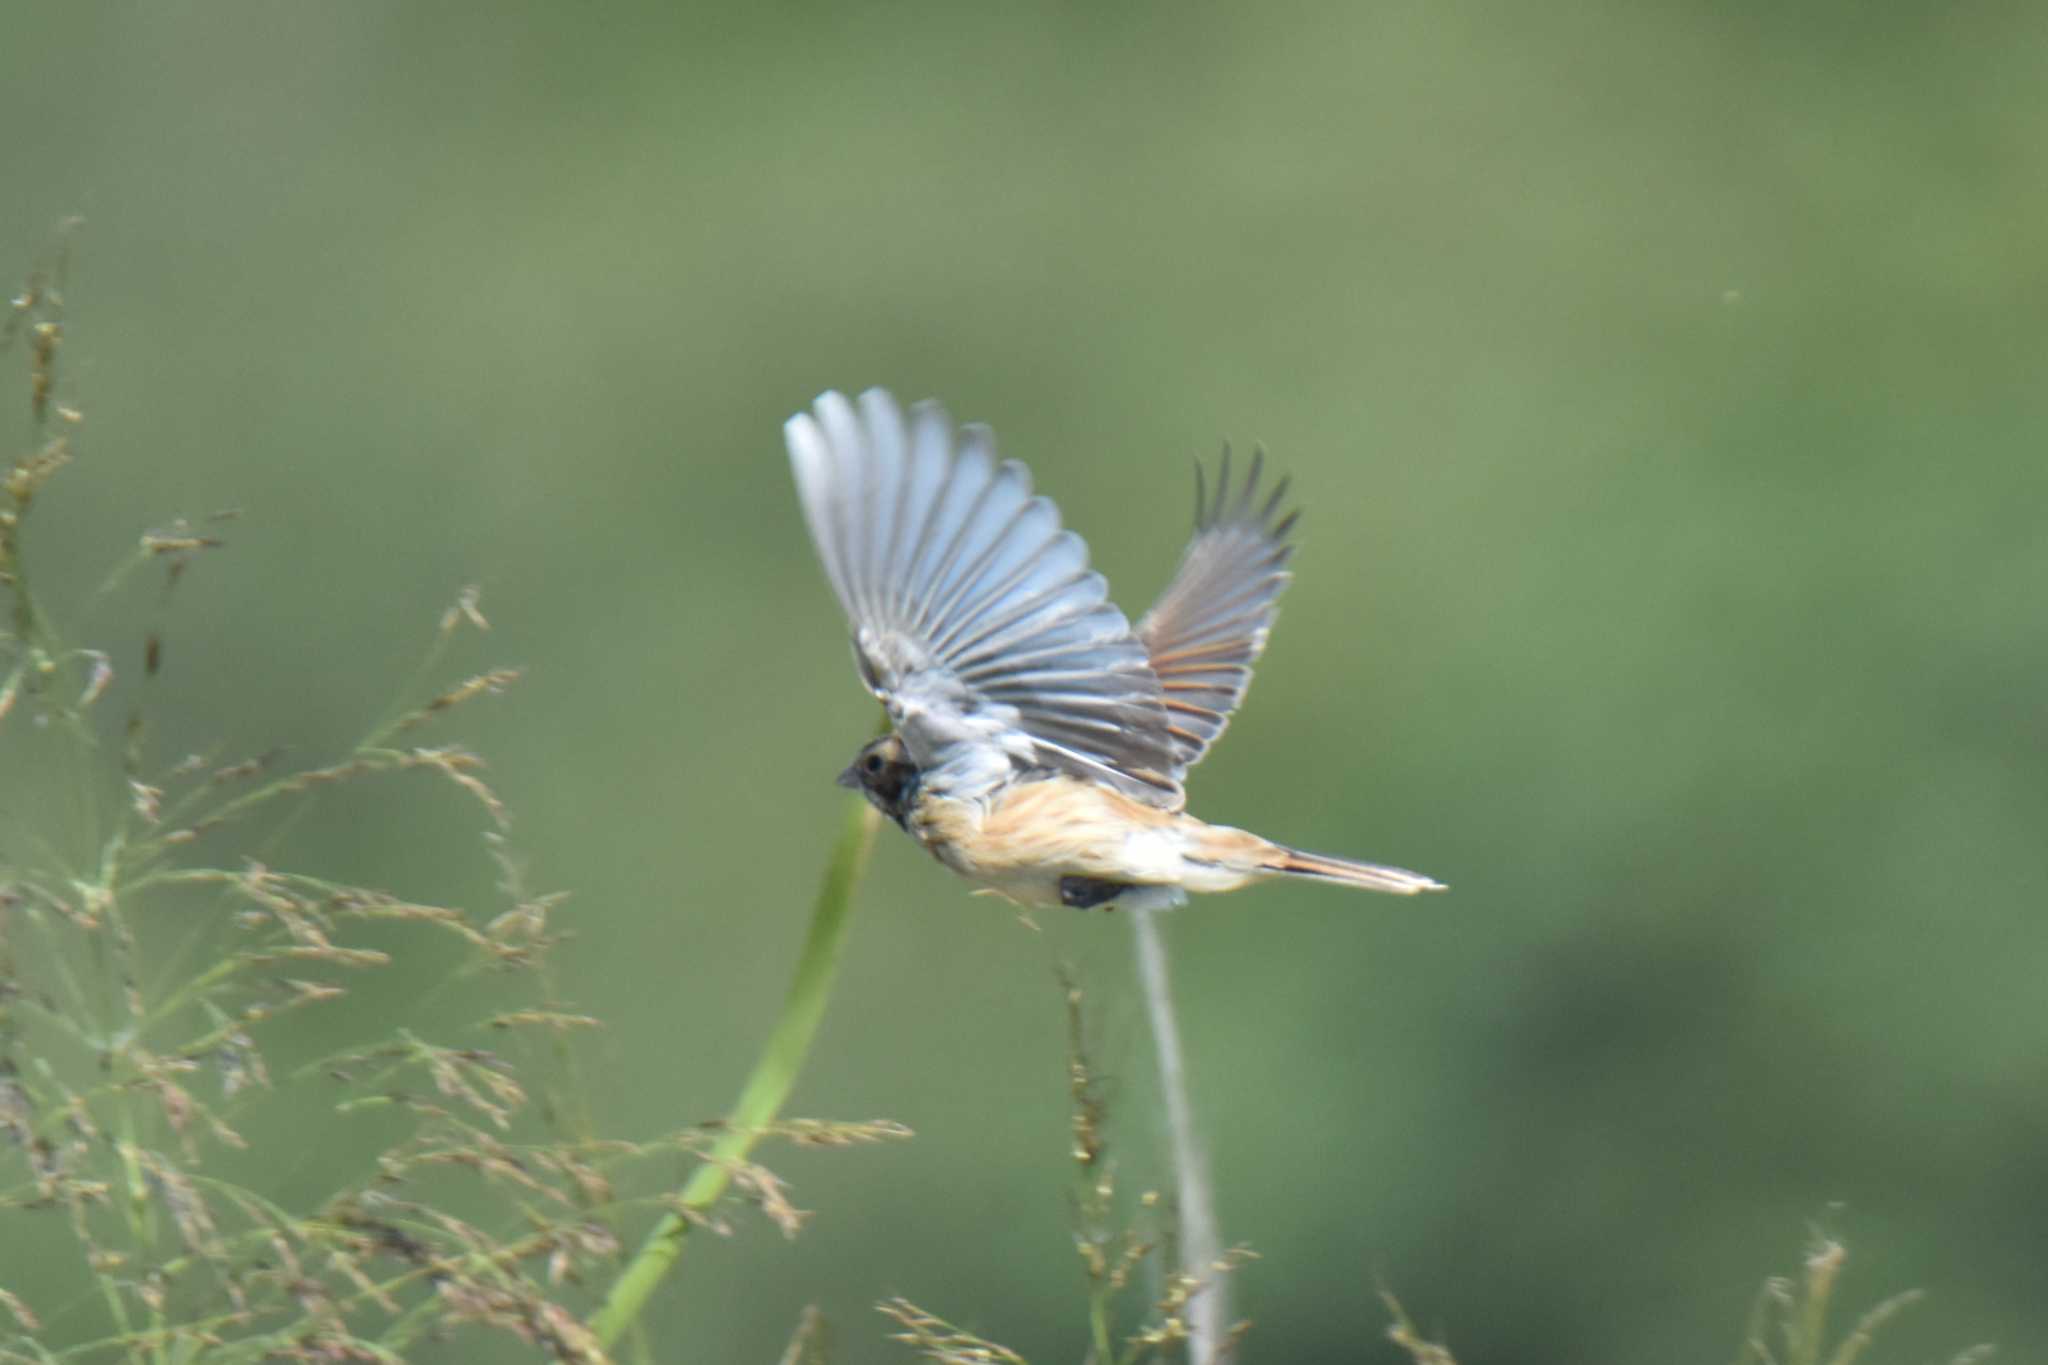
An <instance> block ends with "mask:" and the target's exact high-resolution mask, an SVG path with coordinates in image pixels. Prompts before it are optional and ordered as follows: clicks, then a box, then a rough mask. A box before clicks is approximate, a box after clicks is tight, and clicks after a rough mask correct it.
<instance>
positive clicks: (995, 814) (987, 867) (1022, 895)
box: [909, 778, 1182, 906]
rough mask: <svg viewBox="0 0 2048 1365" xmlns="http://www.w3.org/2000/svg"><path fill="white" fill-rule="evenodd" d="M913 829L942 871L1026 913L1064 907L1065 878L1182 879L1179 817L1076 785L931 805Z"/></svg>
mask: <svg viewBox="0 0 2048 1365" xmlns="http://www.w3.org/2000/svg"><path fill="white" fill-rule="evenodd" d="M909 828H910V832H911V834H912V835H914V836H915V837H916V838H917V841H918V842H919V843H921V844H923V845H924V846H925V847H926V848H927V849H929V850H930V851H931V853H932V855H933V856H934V857H936V858H937V859H938V860H939V861H940V862H942V863H944V864H945V865H946V866H948V867H950V868H952V869H953V870H954V871H955V872H957V873H959V874H960V875H961V876H963V877H965V878H967V879H968V880H969V881H972V882H975V883H978V884H979V885H981V886H984V887H987V888H988V889H989V890H991V891H995V892H997V893H999V894H1001V895H1003V896H1005V897H1008V898H1009V899H1010V900H1013V901H1016V902H1018V903H1020V904H1023V905H1045V906H1056V905H1062V904H1064V903H1065V902H1064V901H1062V899H1061V896H1060V881H1061V879H1062V878H1065V877H1086V878H1093V879H1099V880H1103V881H1118V882H1130V883H1134V884H1154V885H1156V884H1173V883H1177V882H1178V881H1179V880H1180V877H1181V871H1182V860H1181V837H1180V834H1179V831H1178V830H1177V829H1176V828H1175V817H1173V816H1172V815H1170V814H1168V813H1167V812H1164V811H1160V810H1156V809H1154V808H1152V807H1148V806H1142V805H1139V804H1138V803H1136V802H1133V801H1129V800H1127V799H1126V798H1124V797H1121V796H1118V795H1117V794H1116V793H1114V792H1108V791H1105V790H1104V789H1103V788H1101V787H1098V786H1095V785H1094V784H1092V783H1086V782H1079V781H1075V780H1073V779H1070V778H1050V779H1047V780H1045V781H1040V782H1028V783H1019V784H1017V785H1015V786H1013V787H1009V788H1005V789H1004V790H1002V791H1000V792H998V793H997V794H996V796H995V797H994V798H993V799H991V800H989V801H987V802H976V801H951V800H946V799H944V798H939V797H927V798H926V799H924V800H922V801H920V802H919V803H918V806H917V809H916V810H915V811H913V812H912V814H911V818H910V821H909Z"/></svg>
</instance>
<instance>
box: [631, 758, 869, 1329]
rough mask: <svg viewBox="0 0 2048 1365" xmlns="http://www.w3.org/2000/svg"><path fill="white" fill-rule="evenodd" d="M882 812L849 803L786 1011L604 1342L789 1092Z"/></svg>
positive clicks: (657, 1233) (655, 1238)
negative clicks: (678, 1209)
mask: <svg viewBox="0 0 2048 1365" xmlns="http://www.w3.org/2000/svg"><path fill="white" fill-rule="evenodd" d="M879 823H880V816H879V815H878V814H877V813H876V811H875V808H874V807H873V806H871V805H869V804H868V803H867V801H866V800H864V799H861V798H858V797H856V798H853V799H852V800H850V801H849V803H848V805H847V810H846V820H845V824H844V826H843V828H842V829H841V830H840V833H839V842H838V843H837V844H835V845H834V846H833V848H832V858H831V861H830V862H828V863H827V864H826V865H825V878H824V881H823V882H822V883H820V885H819V887H818V899H817V903H816V904H815V905H814V906H813V907H812V909H811V927H810V931H809V933H808V934H806V935H805V938H804V946H803V953H802V955H801V956H800V957H799V958H798V959H797V964H796V975H795V977H794V978H793V979H792V980H791V981H790V983H789V995H788V996H787V998H785V999H784V1000H783V1002H782V1014H781V1015H780V1017H778V1018H777V1019H776V1021H775V1030H774V1032H772V1033H770V1034H769V1035H768V1044H767V1046H766V1047H765V1048H764V1049H763V1050H762V1052H761V1057H760V1060H759V1061H757V1062H755V1063H754V1072H753V1074H752V1075H751V1076H749V1077H747V1083H746V1085H745V1086H743V1087H742V1088H741V1090H740V1097H739V1099H738V1100H737V1101H735V1102H734V1104H733V1107H732V1113H731V1114H730V1115H729V1116H728V1117H727V1119H726V1125H727V1126H726V1132H725V1136H723V1137H722V1138H720V1139H719V1140H718V1143H717V1145H716V1146H714V1147H713V1148H712V1149H711V1152H710V1154H709V1155H708V1156H707V1157H706V1158H705V1161H704V1164H703V1165H701V1166H699V1167H698V1168H697V1169H696V1170H695V1171H694V1172H693V1173H692V1174H691V1176H690V1178H689V1180H688V1181H686V1182H684V1185H683V1189H682V1194H681V1204H682V1208H681V1210H680V1211H678V1212H675V1213H670V1214H666V1215H664V1216H663V1218H662V1220H661V1221H660V1222H659V1223H657V1224H656V1225H655V1228H654V1231H653V1232H651V1233H649V1234H648V1237H647V1241H646V1242H645V1243H643V1244H642V1245H641V1247H640V1250H639V1252H638V1253H637V1254H635V1255H634V1257H633V1259H632V1261H631V1262H630V1263H629V1264H628V1265H627V1266H626V1268H625V1269H624V1270H623V1271H621V1272H620V1274H619V1277H618V1279H616V1280H614V1281H613V1282H612V1287H611V1291H610V1292H609V1293H607V1294H606V1295H605V1301H604V1306H603V1307H602V1308H600V1309H598V1311H597V1312H596V1314H595V1315H593V1316H592V1317H591V1319H590V1330H591V1331H592V1332H593V1333H595V1334H596V1336H597V1339H598V1340H599V1341H600V1342H601V1343H603V1344H604V1345H605V1346H606V1347H609V1346H611V1345H612V1344H613V1343H614V1342H616V1341H617V1340H618V1339H619V1338H620V1337H621V1336H622V1335H624V1334H625V1331H626V1329H627V1328H628V1327H630V1326H632V1325H633V1323H634V1322H635V1321H636V1320H637V1319H638V1318H639V1316H640V1310H641V1309H643V1308H644V1307H646V1305H647V1300H648V1297H649V1296H650V1295H652V1294H653V1293H654V1289H655V1286H656V1285H658V1284H660V1283H661V1280H662V1277H663V1276H664V1275H666V1274H668V1272H669V1270H670V1268H671V1267H673V1266H674V1265H675V1263H676V1259H677V1258H678V1257H680V1256H681V1255H682V1254H683V1243H684V1242H685V1241H686V1240H687V1239H688V1237H689V1234H690V1228H691V1226H692V1223H693V1221H694V1219H695V1218H697V1217H701V1216H702V1215H703V1214H704V1213H705V1212H707V1211H708V1210H709V1209H710V1208H711V1206H712V1205H714V1204H716V1203H717V1202H718V1200H719V1198H720V1197H721V1196H722V1195H724V1193H725V1190H726V1187H727V1186H728V1185H729V1184H731V1183H732V1171H733V1167H734V1166H735V1165H737V1164H738V1163H740V1162H743V1161H745V1160H746V1159H747V1155H748V1153H750V1152H752V1151H753V1149H754V1144H755V1143H757V1142H759V1141H760V1140H761V1135H762V1130H763V1129H765V1128H766V1127H767V1126H768V1125H769V1124H771V1123H773V1122H774V1121H775V1116H776V1114H777V1113H779V1112H780V1111H781V1109H782V1104H783V1101H785V1100H787V1099H788V1098H789V1092H790V1089H791V1088H792V1087H793V1086H794V1085H795V1084H796V1077H797V1072H798V1071H799V1070H801V1069H802V1067H803V1063H804V1057H805V1055H806V1054H807V1053H808V1052H809V1051H810V1047H811V1039H812V1038H813V1037H814V1036H815V1035H816V1033H817V1031H818V1021H819V1020H820V1019H821V1018H823V1017H824V1013H825V1002H826V1000H827V999H828V998H829V997H830V995H831V993H832V977H833V975H834V973H835V971H836V970H837V968H838V965H839V950H840V948H841V947H842V946H843V945H844V943H845V942H846V926H847V923H848V921H849V919H850V918H851V916H850V914H849V912H850V911H851V909H852V907H853V890H854V887H855V885H857V884H858V883H859V881H860V874H861V869H862V868H863V867H865V866H866V865H867V859H868V850H869V848H871V847H872V846H873V844H874V839H875V828H876V826H877V825H878V824H879Z"/></svg>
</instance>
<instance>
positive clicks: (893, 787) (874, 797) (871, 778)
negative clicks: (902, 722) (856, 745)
mask: <svg viewBox="0 0 2048 1365" xmlns="http://www.w3.org/2000/svg"><path fill="white" fill-rule="evenodd" d="M839 785H840V786H842V787H851V788H853V790H855V791H857V792H859V793H861V794H862V795H863V796H865V797H867V799H868V800H870V801H872V802H874V805H875V809H876V810H879V811H880V812H882V814H884V815H886V816H888V817H889V818H890V819H891V820H894V821H895V822H896V823H897V824H899V825H900V824H902V823H903V819H904V816H905V815H907V814H908V813H909V810H910V803H911V800H912V797H913V793H914V789H915V787H916V786H917V765H916V764H914V763H912V762H911V761H910V754H909V752H908V751H907V750H906V749H905V748H904V747H903V741H902V740H901V739H900V738H898V737H897V736H896V735H894V734H887V735H883V736H882V737H881V738H880V739H876V740H870V741H869V742H868V743H866V744H864V745H862V746H861V750H860V752H859V753H857V754H855V755H854V756H853V762H851V763H849V764H847V765H846V771H845V772H843V773H841V774H839Z"/></svg>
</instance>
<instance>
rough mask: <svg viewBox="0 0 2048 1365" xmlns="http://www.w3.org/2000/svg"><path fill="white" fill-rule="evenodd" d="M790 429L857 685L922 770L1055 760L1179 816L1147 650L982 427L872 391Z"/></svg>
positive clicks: (833, 403) (1163, 713) (1175, 777)
mask: <svg viewBox="0 0 2048 1365" xmlns="http://www.w3.org/2000/svg"><path fill="white" fill-rule="evenodd" d="M784 434H785V436H786V438H787V440H788V444H789V456H790V465H791V468H792V470H793V471H794V472H795V475H796V484H797V491H798V495H799V497H800V498H801V500H802V502H803V506H804V517H805V520H806V521H807V522H808V524H809V526H810V530H811V538H812V540H813V541H814V542H815V543H816V544H817V547H818V557H819V559H820V560H821V561H823V563H824V566H825V572H826V576H827V577H828V578H830V579H831V581H832V587H833V590H834V591H835V592H837V593H838V595H839V600H840V603H841V605H842V606H844V607H845V609H846V614H847V616H848V618H849V619H850V621H851V622H852V625H853V645H854V655H855V660H856V662H857V664H858V665H859V668H860V672H861V677H862V679H863V680H864V681H865V682H866V683H867V685H868V687H869V688H870V689H871V690H872V691H873V692H874V693H875V695H876V696H878V697H880V698H881V699H882V701H883V703H884V705H886V706H887V707H888V709H889V713H890V716H891V718H892V720H893V721H894V723H895V726H896V729H897V732H898V733H899V734H900V735H902V737H903V741H904V743H905V745H906V746H907V747H908V749H909V750H910V754H911V757H912V759H913V760H914V761H915V762H916V763H917V764H918V766H919V767H920V768H921V769H927V770H939V769H943V770H944V771H945V775H946V780H947V781H948V782H949V784H950V785H951V786H952V787H953V788H954V789H955V790H958V791H961V792H963V793H964V792H970V791H972V790H974V789H975V788H977V787H983V788H987V789H993V787H995V786H997V785H999V784H1000V783H1002V782H1003V781H1006V780H1008V779H1009V778H1010V777H1011V776H1012V775H1013V773H1014V772H1016V771H1018V770H1022V769H1029V768H1033V767H1041V768H1051V769H1054V770H1058V771H1064V772H1068V773H1072V774H1074V775H1076V776H1081V777H1086V778H1089V779H1091V780H1095V781H1100V782H1106V783H1108V784H1109V785H1111V786H1113V787H1114V788H1116V789H1117V790H1119V791H1122V792H1124V793H1125V794H1126V795H1129V796H1132V797H1135V798H1137V799H1138V800H1140V801H1143V802H1146V803H1147V804H1149V805H1152V806H1156V807H1160V808H1163V809H1169V810H1178V809H1179V808H1180V806H1181V804H1182V794H1181V788H1180V779H1181V775H1182V772H1183V764H1182V762H1181V760H1180V758H1179V756H1178V755H1179V753H1180V746H1179V743H1178V741H1176V739H1175V738H1174V736H1173V733H1172V730H1171V728H1170V725H1169V722H1168V717H1167V708H1166V703H1165V696H1164V692H1163V690H1162V688H1161V686H1160V680H1159V677H1158V676H1157V674H1155V672H1154V671H1153V666H1152V663H1151V660H1150V657H1149V655H1148V653H1147V650H1146V647H1145V645H1144V644H1143V643H1142V642H1141V641H1140V640H1139V639H1138V637H1137V636H1136V635H1135V634H1134V633H1133V632H1132V630H1131V626H1130V622H1129V621H1128V620H1127V619H1126V618H1125V617H1124V614H1123V613H1122V612H1120V611H1118V610H1117V608H1116V607H1115V606H1114V605H1112V604H1111V603H1110V602H1109V600H1108V588H1107V585H1106V584H1105V583H1104V582H1103V579H1102V576H1101V575H1100V574H1098V573H1095V572H1093V571H1091V570H1090V569H1089V568H1088V551H1087V546H1086V545H1085V544H1083V542H1082V540H1081V538H1080V537H1079V536H1077V535H1075V534H1074V533H1073V532H1071V531H1065V530H1062V529H1061V528H1060V518H1059V512H1058V510H1057V509H1056V508H1055V507H1054V506H1053V504H1052V502H1051V500H1050V499H1047V498H1044V497H1034V496H1032V493H1031V476H1030V475H1029V473H1028V472H1026V470H1025V468H1024V466H1023V465H1021V464H1018V463H1016V462H1014V461H1004V462H1002V463H998V462H997V461H996V458H995V441H994V438H993V437H992V436H991V435H990V433H989V431H988V429H987V428H986V427H981V426H968V427H963V428H958V429H956V428H955V427H954V426H953V423H952V420H951V418H949V417H948V416H947V415H946V412H945V409H943V408H942V407H940V406H939V405H938V404H936V403H930V402H927V403H920V404H918V405H916V406H915V407H913V408H912V409H911V411H910V413H909V414H908V416H907V417H906V416H905V414H904V413H903V411H902V409H901V408H900V407H898V406H897V403H896V400H895V399H894V398H893V397H891V396H890V395H889V394H888V393H886V392H884V391H883V390H880V389H870V390H869V391H868V392H867V393H865V394H863V395H861V398H860V404H859V407H858V409H856V407H855V406H854V404H852V403H850V402H849V401H847V399H846V398H845V397H844V396H842V395H840V394H838V393H827V394H824V395H823V396H821V397H820V398H819V399H818V400H817V402H816V403H815V404H814V405H813V407H812V410H811V412H809V413H799V414H797V415H796V416H795V417H792V418H791V419H790V420H789V422H788V424H787V425H786V427H785V428H784Z"/></svg>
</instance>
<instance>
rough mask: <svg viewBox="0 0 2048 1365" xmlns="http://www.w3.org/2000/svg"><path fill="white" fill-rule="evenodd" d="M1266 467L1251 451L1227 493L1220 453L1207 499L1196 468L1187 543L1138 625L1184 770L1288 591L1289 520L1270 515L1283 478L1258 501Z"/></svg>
mask: <svg viewBox="0 0 2048 1365" xmlns="http://www.w3.org/2000/svg"><path fill="white" fill-rule="evenodd" d="M1265 464H1266V460H1265V453H1264V452H1263V451H1258V452H1254V453H1253V455H1252V463H1251V469H1250V471H1249V473H1248V474H1247V475H1246V477H1245V480H1244V484H1243V486H1242V487H1240V488H1238V489H1237V490H1236V491H1235V492H1233V491H1232V488H1231V479H1230V451H1229V449H1228V448H1227V447H1226V448H1225V449H1224V452H1223V465H1222V469H1221V470H1220V472H1219V474H1218V477H1217V481H1216V491H1215V496H1214V497H1213V498H1212V497H1211V496H1210V494H1209V491H1208V485H1207V480H1206V478H1205V477H1204V474H1203V471H1202V467H1201V466H1200V465H1199V464H1198V465H1196V466H1195V534H1194V537H1193V539H1191V540H1189V541H1188V547H1187V549H1186V550H1185V551H1184V552H1183V553H1182V555H1181V560H1180V567H1179V569H1177V570H1176V571H1175V573H1174V575H1173V581H1172V582H1171V583H1169V584H1167V586H1166V591H1165V592H1163V593H1161V594H1160V595H1159V601H1158V602H1157V603H1156V604H1155V605H1154V606H1153V608H1152V610H1151V611H1149V612H1147V613H1145V618H1144V620H1142V621H1140V622H1139V623H1138V629H1137V633H1138V638H1139V639H1140V640H1142V641H1143V642H1144V644H1145V649H1146V652H1147V657H1148V658H1149V659H1150V660H1151V663H1152V669H1153V671H1154V672H1155V673H1156V674H1158V676H1159V685H1160V689H1161V692H1162V700H1163V701H1164V703H1165V705H1166V709H1167V712H1168V716H1169V730H1170V733H1171V735H1172V737H1173V749H1174V758H1175V760H1176V761H1177V762H1178V763H1179V765H1180V767H1181V769H1182V770H1183V771H1185V770H1186V769H1188V768H1190V767H1192V766H1193V765H1194V764H1195V763H1196V762H1197V761H1198V760H1199V759H1200V758H1201V757H1202V755H1203V754H1204V753H1206V752H1207V751H1208V748H1209V746H1210V745H1211V744H1213V743H1215V741H1216V737H1217V736H1218V735H1220V734H1222V733H1223V729H1224V727H1225V726H1226V725H1228V724H1229V723H1230V716H1231V713H1232V712H1233V711H1234V710H1236V709H1237V705H1238V703H1239V702H1240V701H1242V700H1243V699H1244V693H1245V689H1246V688H1247V687H1249V686H1250V685H1251V679H1252V668H1251V666H1252V664H1253V663H1254V662H1255V661H1256V660H1257V659H1258V657H1259V654H1260V652H1261V651H1262V650H1264V649H1265V647H1266V635H1267V632H1269V631H1270V630H1271V629H1272V626H1273V617H1274V615H1275V613H1276V606H1275V604H1276V603H1277V601H1278V599H1279V597H1280V592H1281V590H1282V589H1283V588H1285V587H1286V586H1287V581H1288V578H1289V575H1288V572H1287V561H1288V558H1289V557H1290V556H1291V555H1292V554H1293V553H1294V550H1293V547H1292V546H1291V545H1289V544H1288V542H1287V536H1288V533H1289V532H1290V531H1292V530H1293V528H1294V521H1295V516H1296V514H1294V513H1289V514H1288V515H1286V516H1284V517H1282V516H1279V512H1280V507H1281V504H1282V502H1283V501H1284V500H1285V498H1286V495H1287V480H1286V479H1281V480H1280V481H1279V482H1278V483H1277V484H1276V485H1275V486H1274V487H1273V489H1272V490H1271V492H1270V493H1267V494H1266V495H1265V497H1264V500H1263V501H1261V498H1260V481H1261V476H1262V475H1263V474H1264V472H1265Z"/></svg>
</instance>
